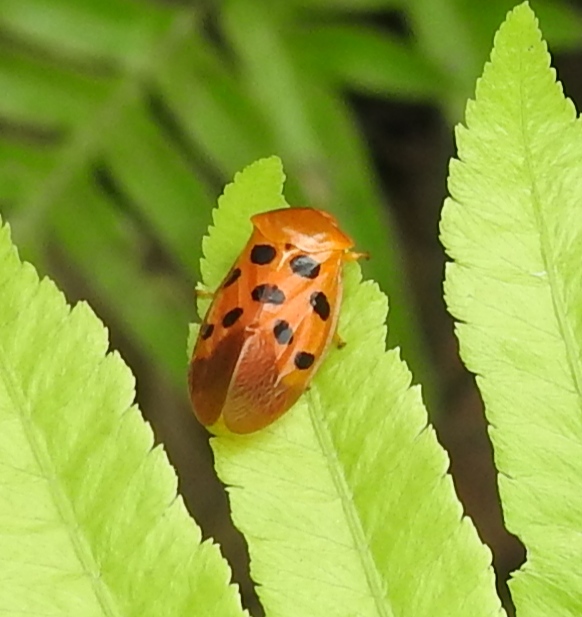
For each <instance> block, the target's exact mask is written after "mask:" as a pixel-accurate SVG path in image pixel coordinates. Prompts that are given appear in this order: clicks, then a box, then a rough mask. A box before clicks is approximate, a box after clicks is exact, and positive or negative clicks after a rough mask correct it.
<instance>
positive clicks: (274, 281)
mask: <svg viewBox="0 0 582 617" xmlns="http://www.w3.org/2000/svg"><path fill="white" fill-rule="evenodd" d="M251 222H252V224H253V227H254V230H253V233H252V235H251V237H250V239H249V241H248V243H247V245H246V246H245V248H244V250H243V252H242V253H241V255H240V257H239V258H238V259H237V260H236V262H235V263H234V265H233V266H232V268H231V269H230V272H229V273H228V274H227V276H226V278H225V279H224V280H223V281H222V284H221V285H220V287H219V288H218V290H217V291H216V293H215V294H214V299H213V301H212V304H211V306H210V309H209V310H208V312H207V314H206V317H205V318H204V321H203V322H202V326H201V327H200V332H199V334H198V340H197V341H196V345H195V346H194V352H193V354H192V360H191V362H190V371H189V375H188V382H189V387H190V397H191V399H192V404H193V406H194V412H195V414H196V416H197V418H198V420H199V421H200V422H201V423H202V424H204V425H205V426H211V425H213V424H215V423H216V422H217V421H218V420H219V418H220V417H221V416H222V419H223V421H224V424H225V425H226V427H227V428H228V429H229V430H230V431H232V432H233V433H251V432H253V431H257V430H259V429H261V428H263V427H265V426H267V425H268V424H271V422H273V421H274V420H276V419H277V418H278V417H279V416H280V415H281V414H283V413H285V411H287V410H288V409H289V408H290V407H291V406H292V405H293V403H295V401H296V400H297V399H298V398H299V396H300V395H301V394H302V393H303V392H304V391H305V389H306V388H307V386H308V385H309V382H310V381H311V379H312V378H313V376H314V374H315V372H316V370H317V367H318V366H319V365H320V363H321V361H322V360H323V358H324V356H325V353H326V351H327V349H328V348H329V345H330V343H331V341H332V339H333V338H334V336H335V332H336V328H337V321H338V316H339V309H340V304H341V299H342V265H343V263H344V262H346V261H353V260H355V259H359V258H360V257H363V256H365V254H364V253H355V252H352V251H350V249H351V248H352V247H353V245H354V242H353V241H352V239H351V238H350V237H349V236H347V235H346V234H345V233H343V232H342V231H341V230H340V229H339V227H338V223H337V221H336V219H335V218H334V217H333V216H331V214H328V213H327V212H323V211H321V210H314V209H312V208H284V209H282V210H272V211H271V212H265V213H263V214H256V215H255V216H253V217H252V218H251Z"/></svg>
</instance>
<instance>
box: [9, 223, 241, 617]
mask: <svg viewBox="0 0 582 617" xmlns="http://www.w3.org/2000/svg"><path fill="white" fill-rule="evenodd" d="M107 348H108V340H107V331H106V330H105V328H104V327H103V325H102V324H101V323H100V322H99V320H98V319H97V318H96V317H95V315H94V313H93V312H92V311H91V309H90V308H89V307H88V306H87V305H86V304H84V303H81V304H78V305H77V306H76V307H75V308H73V309H72V310H71V309H70V308H69V307H68V306H67V305H66V303H65V300H64V297H63V296H62V294H61V293H60V292H59V291H58V290H57V289H56V287H55V286H54V284H53V283H52V282H51V281H49V280H47V279H44V280H42V281H39V279H38V276H37V274H36V272H35V271H34V269H33V268H32V267H31V266H30V264H26V263H24V264H23V263H21V262H20V260H19V258H18V255H17V253H16V250H15V248H14V247H13V245H12V244H11V242H10V237H9V231H8V227H7V226H3V227H2V226H0V426H1V430H0V530H1V533H0V556H1V558H0V579H1V580H2V585H0V614H2V615H10V617H25V616H30V615H55V616H56V615H59V617H60V616H63V617H64V616H71V617H81V616H82V617H101V616H103V617H112V616H118V615H119V616H122V615H123V616H124V617H129V616H130V615H131V616H135V617H148V616H152V617H154V616H155V617H165V616H167V617H177V616H184V617H186V616H191V615H193V614H196V615H204V616H206V615H207V616H209V617H210V616H212V617H214V616H216V615H221V616H223V615H225V616H229V615H232V616H241V615H243V614H245V613H244V611H243V610H242V609H241V607H240V602H239V598H238V594H237V592H236V589H235V588H234V587H233V586H231V585H229V580H230V571H229V569H228V566H227V565H226V563H225V561H224V560H223V559H222V558H221V556H220V553H219V551H218V549H217V547H216V546H214V545H213V544H211V543H209V542H204V543H201V537H200V531H199V529H198V528H197V527H196V526H195V525H194V524H193V522H192V521H191V520H190V519H189V517H188V514H187V512H186V509H185V507H184V505H183V502H182V500H181V499H180V498H177V497H176V488H177V481H176V476H175V473H174V472H173V470H172V469H171V467H170V465H169V464H168V461H167V459H166V455H165V454H164V452H163V450H162V449H161V448H160V447H155V448H154V442H153V435H152V431H151V429H150V428H149V426H148V425H147V424H146V423H145V422H144V421H143V419H142V417H141V415H140V413H139V410H138V409H137V408H136V407H135V406H134V405H133V399H134V394H135V393H134V380H133V376H132V375H131V373H130V372H129V370H128V369H127V367H126V366H125V364H124V363H123V361H122V360H121V358H120V357H119V355H118V354H116V353H109V354H107V353H106V352H107Z"/></svg>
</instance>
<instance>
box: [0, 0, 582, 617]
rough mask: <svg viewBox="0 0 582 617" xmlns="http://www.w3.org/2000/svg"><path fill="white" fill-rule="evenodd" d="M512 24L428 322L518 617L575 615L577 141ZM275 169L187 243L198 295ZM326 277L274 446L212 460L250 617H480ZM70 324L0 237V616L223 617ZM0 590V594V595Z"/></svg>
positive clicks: (468, 156)
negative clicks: (331, 343)
mask: <svg viewBox="0 0 582 617" xmlns="http://www.w3.org/2000/svg"><path fill="white" fill-rule="evenodd" d="M548 66H549V56H548V54H547V51H546V49H545V45H544V43H543V42H542V41H541V38H540V33H539V30H538V29H537V26H536V23H535V20H534V17H533V14H532V12H531V10H530V9H529V8H528V6H527V5H522V6H520V7H518V8H517V9H515V10H514V11H513V13H512V14H511V15H510V16H509V17H508V20H507V22H506V23H505V24H504V25H503V26H502V28H501V29H500V31H499V33H498V36H497V38H496V43H495V47H494V52H493V55H492V60H491V64H490V65H488V66H487V68H486V70H485V73H484V76H483V78H482V79H481V80H480V82H479V86H478V89H477V97H476V101H475V102H474V103H471V104H470V105H469V107H468V113H467V123H468V128H467V129H459V131H458V140H459V156H460V160H461V161H462V162H456V163H453V165H452V168H451V194H452V199H451V200H449V201H448V203H447V204H446V206H445V209H444V213H443V222H442V236H443V241H444V243H445V246H446V247H447V250H448V251H449V253H450V254H451V256H452V258H453V259H454V260H455V262H454V265H452V266H450V267H449V269H448V273H447V288H446V293H447V301H448V302H449V305H450V306H451V309H452V311H453V312H454V314H455V315H456V317H457V318H458V319H460V320H461V321H462V323H461V324H459V326H458V330H459V335H460V340H461V344H462V355H463V357H464V358H465V359H466V361H467V364H468V366H469V368H471V369H472V370H474V371H475V372H477V373H478V375H479V377H478V382H479V385H480V387H481V388H482V392H483V395H484V400H485V404H486V411H487V414H488V417H489V418H490V421H491V423H492V426H493V427H494V428H493V429H492V438H493V444H494V447H495V449H496V456H497V462H498V467H499V470H500V472H501V474H502V475H501V479H500V486H501V489H502V490H501V493H502V500H503V506H504V511H505V513H506V517H507V520H508V524H509V525H510V526H511V530H512V531H513V532H514V533H516V534H517V535H519V536H520V537H521V538H522V539H523V541H524V543H525V544H526V547H527V549H528V552H529V561H528V564H526V566H525V568H524V569H523V570H521V571H520V572H519V573H518V575H517V576H516V578H515V582H514V584H513V589H514V599H515V603H516V606H517V611H518V615H548V614H552V615H571V616H574V615H579V614H580V612H581V610H582V597H581V595H580V589H582V585H581V584H580V583H581V581H580V572H581V571H582V570H581V569H580V567H579V565H580V564H579V555H580V554H581V551H580V547H579V541H580V540H579V536H580V532H579V525H580V523H579V518H580V517H579V516H578V515H577V513H578V512H579V511H580V505H579V504H580V497H579V493H580V491H579V478H580V476H581V474H580V471H581V470H580V468H579V467H580V464H581V463H580V462H581V461H582V457H581V456H580V442H581V436H580V432H581V431H580V427H579V425H580V422H579V409H580V401H579V399H580V384H579V379H578V373H579V370H580V369H579V366H578V365H579V362H580V357H581V354H580V350H579V341H580V340H582V336H581V333H580V327H581V326H580V324H581V323H582V321H581V319H580V314H581V307H582V302H581V301H580V300H581V299H580V293H581V292H580V289H581V286H580V284H579V283H580V281H579V278H580V276H579V272H580V270H579V268H577V267H576V266H577V263H578V261H579V256H580V248H579V247H580V236H581V233H582V217H581V216H580V214H579V212H580V209H579V208H578V207H577V202H579V193H580V190H581V189H580V185H579V180H578V179H579V177H580V161H581V160H582V158H581V156H580V154H581V152H580V150H581V149H582V141H581V136H580V135H579V121H578V120H577V119H576V116H575V112H574V109H573V106H572V105H571V103H570V102H569V101H567V100H566V99H565V98H564V97H563V94H562V92H561V90H560V87H559V86H558V85H557V84H556V83H555V78H554V75H553V73H552V72H551V70H550V69H549V68H548ZM282 183H283V176H282V171H281V167H280V163H279V161H278V160H277V159H273V158H272V159H266V160H262V161H259V162H258V163H256V164H254V165H252V166H251V167H249V168H247V169H246V170H245V171H244V172H243V173H242V174H240V175H239V176H238V177H237V178H236V179H235V183H234V184H233V185H231V186H230V187H228V188H227V190H226V191H225V195H224V197H223V198H221V201H220V208H219V210H218V211H217V213H216V218H215V228H214V231H213V233H212V234H211V236H210V238H209V239H208V240H207V241H206V242H205V245H204V253H205V258H206V261H205V262H204V264H203V267H202V273H203V276H204V281H205V283H206V284H207V285H209V286H211V287H213V286H215V285H216V284H217V281H218V280H220V277H221V275H222V274H224V269H225V268H226V267H228V264H229V263H230V261H231V260H232V257H233V256H234V255H235V254H236V252H237V251H238V249H239V248H240V244H241V243H242V242H244V240H245V239H246V231H245V229H244V227H243V225H244V224H245V221H247V220H248V216H249V214H251V213H252V212H255V211H257V210H259V209H264V208H267V207H269V206H270V205H271V204H272V203H273V202H276V203H277V204H279V203H280V202H281V200H282V192H281V191H282ZM351 266H352V267H350V268H348V269H347V271H346V298H345V305H344V307H343V310H342V315H341V321H340V329H341V332H342V336H343V337H344V338H345V339H346V341H347V343H348V345H347V346H346V347H345V348H344V349H342V350H337V351H335V350H334V351H332V352H331V354H330V357H329V358H328V360H327V361H326V363H325V365H324V366H323V367H322V369H321V371H320V373H319V374H318V377H317V378H316V380H315V382H314V385H313V388H312V389H311V390H310V391H309V392H308V393H307V394H306V396H305V397H303V398H302V400H301V401H300V402H299V403H298V404H297V405H296V407H295V408H294V409H293V411H292V412H291V413H289V414H287V415H286V416H285V417H284V418H283V419H281V420H280V421H279V422H278V423H276V424H275V425H273V427H271V428H269V429H268V430H265V431H262V432H259V433H257V434H255V435H251V436H246V437H240V436H239V437H236V436H231V437H228V436H224V437H220V438H214V440H213V448H214V452H215V457H216V467H217V471H218V473H219V475H220V477H221V478H222V479H223V481H224V482H225V483H226V484H227V486H228V491H229V495H230V499H231V505H232V512H233V518H234V520H235V522H236V523H237V525H238V526H239V528H240V529H241V530H242V531H243V533H244V534H245V537H246V539H247V541H248V543H249V548H250V553H251V558H252V564H251V572H252V575H253V578H254V580H255V581H256V582H257V583H258V584H259V585H260V587H259V595H260V597H261V599H262V602H263V604H264V607H265V610H266V613H267V615H277V616H285V615H298V614H299V615H306V614H309V615H312V616H318V615H321V616H325V617H329V616H330V615H341V616H344V615H347V616H354V617H355V616H356V615H358V616H360V615H365V616H368V615H374V616H376V615H381V616H383V617H386V616H392V615H394V616H396V615H406V614H411V615H415V616H418V617H420V616H422V615H431V617H432V616H439V615H447V617H448V616H455V615H467V614H470V615H475V616H479V615H502V614H503V610H502V608H501V606H500V603H499V600H498V598H497V597H496V594H495V591H494V581H493V572H492V569H491V565H490V561H491V556H490V553H489V551H488V549H487V548H486V547H485V546H484V545H483V544H482V543H481V542H480V541H479V539H478V537H477V534H476V532H475V529H474V527H473V525H472V523H471V521H470V520H469V519H468V518H466V517H463V513H462V508H461V505H460V503H459V502H458V500H457V498H456V496H455V493H454V488H453V485H452V479H451V477H450V476H449V475H447V473H446V471H447V467H448V460H447V457H446V454H445V453H444V451H443V450H442V448H441V447H440V446H439V445H438V443H437V441H436V438H435V435H434V431H433V430H432V428H431V427H430V426H429V425H428V424H427V414H426V411H425V409H424V407H423V404H422V401H421V398H420V393H419V390H418V387H410V381H411V375H410V372H409V371H408V369H407V368H406V365H405V364H404V363H403V362H402V361H401V360H400V358H399V355H398V351H397V350H391V351H388V352H386V351H385V319H386V310H387V307H386V298H385V296H384V295H383V294H382V293H381V292H380V291H379V289H378V287H377V285H376V284H375V283H372V282H369V281H368V282H361V275H360V270H359V266H358V265H356V264H351ZM107 344H108V343H107V337H106V333H105V331H104V329H103V327H102V325H101V324H100V323H99V322H98V320H97V319H96V318H95V316H94V315H93V313H92V312H91V310H90V309H89V308H88V307H87V305H85V304H80V305H78V306H77V307H75V308H74V309H73V310H72V311H69V309H68V308H67V307H66V304H65V302H64V300H63V297H62V296H61V294H59V292H57V290H56V288H55V286H54V285H53V284H52V283H51V282H50V281H48V280H46V279H45V280H43V281H41V282H39V280H38V277H37V275H36V273H35V271H34V270H33V268H32V267H31V266H30V265H27V264H22V263H21V262H20V260H19V258H18V257H17V254H16V251H15V249H14V247H13V246H12V244H11V242H10V239H9V235H8V228H7V227H6V226H4V227H2V231H1V232H0V425H1V426H2V431H0V487H1V488H0V497H1V498H0V521H1V527H0V530H1V531H2V533H0V556H1V561H0V573H1V574H2V580H3V585H2V586H1V587H0V609H2V610H3V611H4V612H5V613H6V614H9V615H15V616H16V615H20V614H22V615H24V614H30V613H34V612H43V613H45V612H47V610H48V609H52V611H53V613H55V614H63V615H65V614H74V615H83V616H85V615H87V616H90V615H124V616H125V615H136V616H138V615H139V616H140V617H147V616H148V615H156V617H159V616H162V615H168V616H170V615H171V616H172V617H174V616H176V615H190V614H196V615H208V616H216V615H220V616H222V615H241V614H244V613H245V612H244V611H243V609H242V608H241V607H240V602H239V599H238V597H237V594H236V592H235V589H234V588H233V587H232V586H231V585H229V573H228V568H227V566H226V564H225V562H224V560H223V559H222V558H221V556H220V554H219V552H218V550H217V549H216V547H214V546H213V545H212V544H211V543H209V542H203V543H201V542H200V533H199V530H198V529H197V527H196V526H195V525H194V524H193V523H192V522H191V521H189V520H188V518H187V516H186V514H185V510H184V508H183V506H182V503H181V500H180V499H176V498H175V492H176V486H175V478H174V476H173V474H172V472H171V470H170V468H169V466H168V465H167V462H166V461H165V460H164V458H165V457H164V455H163V453H162V451H161V449H160V448H159V447H158V448H153V447H152V446H153V440H152V436H151V432H150V431H149V429H148V428H147V425H145V424H144V423H143V422H142V420H141V419H140V417H139V415H138V413H137V411H136V409H135V408H134V407H133V406H132V400H133V381H132V378H131V376H130V374H129V371H128V370H127V368H126V367H125V365H124V364H123V363H122V362H121V361H120V359H119V357H118V356H117V355H116V354H115V353H114V354H109V355H105V352H106V350H107ZM12 582H14V584H12Z"/></svg>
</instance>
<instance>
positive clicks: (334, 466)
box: [306, 388, 394, 617]
mask: <svg viewBox="0 0 582 617" xmlns="http://www.w3.org/2000/svg"><path fill="white" fill-rule="evenodd" d="M314 390H315V388H313V389H312V391H311V392H309V393H308V396H307V397H306V399H307V405H308V409H309V415H310V418H311V422H312V425H313V427H314V430H315V437H316V439H317V442H318V443H319V446H320V448H321V452H322V453H323V456H324V458H325V461H326V463H327V466H328V469H329V472H330V476H331V479H332V481H333V485H334V487H335V490H336V493H337V495H338V496H339V498H340V501H341V504H342V510H343V512H344V514H345V518H346V521H347V524H348V527H349V529H350V532H351V535H352V537H353V538H354V544H355V546H356V548H357V553H358V556H359V558H360V562H361V564H362V569H363V571H364V574H365V576H366V580H367V581H368V588H369V589H370V594H371V596H372V598H373V599H374V603H375V605H376V609H377V613H378V616H379V617H394V613H393V611H392V609H391V608H390V606H389V605H388V604H387V603H386V602H385V601H384V600H385V598H384V591H383V589H384V585H383V584H382V577H381V576H380V574H379V572H378V569H377V568H376V564H375V563H374V560H373V557H372V555H371V553H370V550H369V543H368V541H367V540H366V535H365V533H364V530H363V528H362V523H361V519H360V516H359V515H358V512H357V510H356V508H355V505H354V497H353V494H352V491H351V490H350V488H349V484H348V482H347V480H346V478H345V475H344V474H343V473H342V465H341V461H339V460H338V457H337V449H336V448H334V446H333V441H332V438H331V435H330V433H329V429H328V427H327V426H326V424H325V422H324V421H323V418H322V414H321V411H320V410H318V409H316V407H317V405H316V404H315V403H314V394H315V392H314Z"/></svg>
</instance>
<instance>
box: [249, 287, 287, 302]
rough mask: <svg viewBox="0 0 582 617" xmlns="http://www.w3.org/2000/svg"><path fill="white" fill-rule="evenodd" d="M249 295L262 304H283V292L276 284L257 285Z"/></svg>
mask: <svg viewBox="0 0 582 617" xmlns="http://www.w3.org/2000/svg"><path fill="white" fill-rule="evenodd" d="M251 296H252V298H253V300H255V302H262V303H263V304H283V302H285V294H284V293H283V291H282V290H281V289H279V288H278V287H277V285H267V284H263V285H257V286H256V287H255V288H254V289H253V291H252V292H251Z"/></svg>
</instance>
